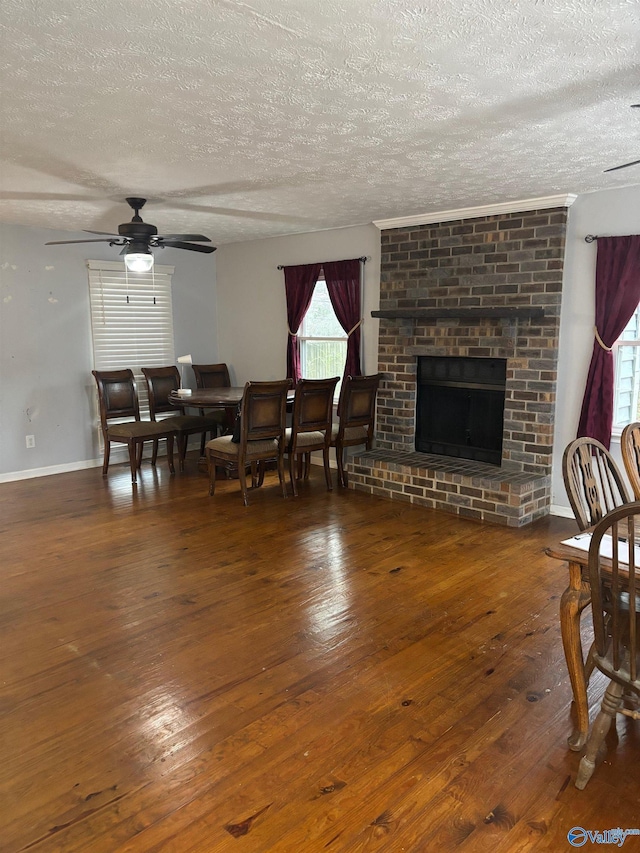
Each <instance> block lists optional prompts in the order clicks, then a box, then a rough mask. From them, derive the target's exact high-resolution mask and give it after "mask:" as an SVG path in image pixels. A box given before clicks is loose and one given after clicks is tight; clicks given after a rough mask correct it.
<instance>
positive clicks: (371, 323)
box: [216, 225, 380, 385]
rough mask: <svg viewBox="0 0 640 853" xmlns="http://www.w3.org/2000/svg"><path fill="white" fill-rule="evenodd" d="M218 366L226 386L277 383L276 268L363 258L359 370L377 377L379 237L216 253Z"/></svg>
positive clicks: (280, 304) (279, 295)
mask: <svg viewBox="0 0 640 853" xmlns="http://www.w3.org/2000/svg"><path fill="white" fill-rule="evenodd" d="M217 255H218V258H217V261H218V263H217V267H216V270H217V291H218V314H219V317H220V320H221V322H220V328H219V351H220V360H221V361H226V362H227V364H228V365H229V370H230V372H231V381H232V383H234V384H238V385H242V384H244V383H245V382H246V381H248V380H251V379H254V380H267V379H282V378H284V377H285V376H286V373H287V359H286V345H287V310H286V301H285V293H284V273H283V272H282V270H279V269H278V266H279V265H284V266H290V265H292V264H308V263H313V262H315V261H339V260H343V259H347V258H359V257H370V258H371V260H369V261H367V263H366V264H365V266H364V295H363V302H364V305H363V312H362V313H363V318H364V322H363V324H362V335H363V341H364V354H363V365H362V370H363V372H364V373H376V372H377V369H378V326H379V321H378V320H374V319H373V318H372V317H371V311H372V310H374V309H376V308H378V307H379V297H380V232H379V231H378V229H377V228H376V227H375V226H374V225H362V226H356V227H353V228H341V229H336V230H332V231H317V232H315V233H313V234H299V235H295V236H288V237H274V238H271V239H268V240H254V241H252V242H246V243H232V244H229V245H227V246H221V247H220V248H219V249H218V252H217Z"/></svg>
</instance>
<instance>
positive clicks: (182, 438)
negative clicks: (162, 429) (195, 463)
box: [176, 432, 189, 473]
mask: <svg viewBox="0 0 640 853" xmlns="http://www.w3.org/2000/svg"><path fill="white" fill-rule="evenodd" d="M176 440H177V442H178V463H179V465H180V473H184V462H185V459H186V456H187V444H188V443H189V436H188V435H185V434H184V433H180V432H179V433H178V434H177V435H176Z"/></svg>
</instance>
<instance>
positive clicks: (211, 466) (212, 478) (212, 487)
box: [207, 449, 216, 497]
mask: <svg viewBox="0 0 640 853" xmlns="http://www.w3.org/2000/svg"><path fill="white" fill-rule="evenodd" d="M207 470H208V471H209V496H210V497H213V495H214V494H215V491H216V464H215V462H214V460H213V458H212V457H211V453H210V452H209V450H208V449H207Z"/></svg>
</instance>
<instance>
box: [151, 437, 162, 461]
mask: <svg viewBox="0 0 640 853" xmlns="http://www.w3.org/2000/svg"><path fill="white" fill-rule="evenodd" d="M159 444H160V442H159V441H158V439H157V438H154V439H153V451H152V453H151V464H152V465H153V466H154V467H155V464H156V462H157V461H158V445H159Z"/></svg>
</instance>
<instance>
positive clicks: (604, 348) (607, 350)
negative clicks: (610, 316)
mask: <svg viewBox="0 0 640 853" xmlns="http://www.w3.org/2000/svg"><path fill="white" fill-rule="evenodd" d="M593 332H594V334H595V336H596V340H597V341H598V343H599V344H600V346H601V347H602V349H603V350H604V351H605V352H611V350H612V349H613V347H608V346H607V345H606V344H605V342H604V341H603V340H602V338H601V337H600V335H599V333H598V327H597V326H594V327H593Z"/></svg>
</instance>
